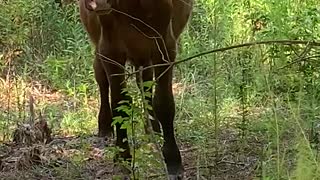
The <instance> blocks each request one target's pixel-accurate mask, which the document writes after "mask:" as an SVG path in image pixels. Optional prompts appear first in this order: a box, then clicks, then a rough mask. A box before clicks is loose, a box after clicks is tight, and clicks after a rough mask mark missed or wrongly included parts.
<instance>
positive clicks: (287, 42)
mask: <svg viewBox="0 0 320 180" xmlns="http://www.w3.org/2000/svg"><path fill="white" fill-rule="evenodd" d="M262 44H282V45H310V46H311V47H313V46H320V42H317V41H302V40H267V41H255V42H248V43H244V44H238V45H233V46H228V47H223V48H217V49H213V50H208V51H204V52H201V53H198V54H195V55H193V56H190V57H187V58H185V59H182V60H179V61H175V62H169V63H163V64H155V65H151V66H147V67H144V68H143V69H142V70H148V69H152V68H155V67H163V66H168V65H169V66H174V65H177V64H180V63H184V62H187V61H191V60H193V59H195V58H197V57H201V56H205V55H208V54H212V53H216V52H224V51H229V50H232V49H237V48H242V47H248V46H255V45H262ZM138 72H139V70H137V71H134V72H131V73H129V74H113V75H112V76H122V75H132V74H135V73H138Z"/></svg>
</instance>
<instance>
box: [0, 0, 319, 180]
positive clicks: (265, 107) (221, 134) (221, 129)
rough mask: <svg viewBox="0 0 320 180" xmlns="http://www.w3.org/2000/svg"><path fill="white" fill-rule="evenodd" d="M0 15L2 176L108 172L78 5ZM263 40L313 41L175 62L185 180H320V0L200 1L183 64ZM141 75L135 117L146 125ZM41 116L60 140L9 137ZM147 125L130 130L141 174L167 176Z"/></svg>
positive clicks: (183, 47) (25, 1)
mask: <svg viewBox="0 0 320 180" xmlns="http://www.w3.org/2000/svg"><path fill="white" fill-rule="evenodd" d="M0 14H1V17H0V50H1V51H0V142H2V143H1V144H0V179H21V178H24V179H97V178H100V179H111V178H112V174H113V173H114V172H113V171H112V169H113V163H112V157H113V155H114V153H115V152H116V151H117V149H116V148H115V147H114V146H113V143H112V142H107V144H106V142H103V141H101V140H100V139H99V138H97V137H96V136H95V134H96V132H97V113H98V106H99V98H98V95H99V92H98V89H97V84H96V82H95V80H94V76H93V68H92V62H93V61H92V60H93V48H92V47H91V45H90V42H89V40H88V37H87V35H86V34H85V32H84V29H83V27H82V26H81V23H80V20H79V15H78V8H77V5H76V3H71V4H68V5H67V4H64V5H63V6H62V7H59V6H58V5H57V4H56V3H55V2H54V1H53V0H52V1H40V0H11V1H10V2H9V1H4V0H0ZM266 40H292V41H304V42H310V44H308V43H306V44H290V43H289V44H286V45H283V44H275V43H267V44H260V45H253V46H247V47H242V48H235V49H232V50H228V51H221V52H216V53H211V54H207V55H205V56H199V57H196V58H195V59H193V60H191V61H187V62H184V63H180V64H178V65H177V66H175V69H174V84H173V91H174V95H175V101H176V118H175V128H176V134H177V141H178V143H179V146H180V150H181V153H182V158H183V163H184V166H185V171H186V179H197V180H198V179H199V180H200V179H266V180H267V179H307V180H309V179H320V175H319V174H320V167H319V163H320V160H319V155H318V154H319V150H320V113H319V112H320V111H319V108H320V78H319V76H320V64H319V62H320V61H319V60H320V47H318V46H313V45H312V42H320V4H319V2H318V1H317V0H308V1H301V0H282V1H270V0H229V1H225V0H196V3H195V7H194V10H193V15H192V18H191V19H190V23H189V25H188V27H187V28H186V30H185V32H184V33H183V35H182V37H181V40H180V42H179V55H178V57H177V60H182V59H185V58H187V57H190V56H193V55H195V54H198V53H201V52H204V51H208V50H212V49H218V48H223V47H229V46H232V45H237V44H243V43H248V42H255V41H266ZM133 82H135V80H134V79H133V78H130V79H129V80H128V83H129V87H128V89H127V92H128V93H129V95H130V96H132V97H133V99H134V101H133V104H132V106H131V107H130V110H132V112H133V114H134V116H133V117H131V118H132V120H136V121H139V122H141V121H142V119H143V117H144V116H143V109H142V102H141V98H140V93H139V90H138V89H137V87H136V85H135V83H133ZM33 121H41V122H42V121H45V122H47V123H48V125H49V127H50V129H51V130H50V131H51V136H52V141H51V142H50V143H49V144H43V143H40V142H38V143H31V144H23V145H17V144H14V143H12V141H13V139H14V137H17V135H16V134H17V127H20V128H25V129H28V128H30V127H29V126H26V125H25V124H28V123H32V122H33ZM40 126H41V127H43V126H42V124H40ZM141 126H142V125H141V123H140V125H137V127H136V130H135V133H132V131H130V132H131V133H130V138H129V141H130V143H133V142H135V144H134V147H135V148H134V151H135V154H136V156H135V160H134V163H135V168H134V171H135V174H134V175H135V176H136V178H137V179H164V177H165V173H164V171H163V167H162V165H163V163H162V159H161V158H159V156H158V154H159V152H157V150H156V148H155V147H154V145H153V144H151V143H149V142H148V141H147V139H148V137H147V135H145V134H144V133H143V128H142V127H141ZM128 128H130V127H128ZM36 131H37V130H35V131H34V132H33V133H34V135H35V136H36V134H37V133H36ZM18 134H19V133H18ZM14 135H16V136H14ZM133 140H135V141H133ZM23 141H26V140H25V139H23ZM159 141H161V137H160V138H159ZM105 146H107V147H105Z"/></svg>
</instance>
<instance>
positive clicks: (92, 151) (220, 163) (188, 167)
mask: <svg viewBox="0 0 320 180" xmlns="http://www.w3.org/2000/svg"><path fill="white" fill-rule="evenodd" d="M239 137H240V136H239V134H237V133H236V132H235V131H232V130H225V131H223V133H221V135H220V138H219V142H218V143H214V142H208V143H207V144H204V145H203V147H198V146H197V147H196V146H194V145H192V144H191V143H189V142H181V143H180V149H181V153H182V157H183V162H184V167H185V179H188V180H193V179H231V180H233V179H253V178H254V177H257V176H256V174H255V173H256V169H257V167H258V163H259V158H258V157H259V152H261V150H260V147H261V143H260V142H258V141H256V139H255V138H252V139H247V141H246V143H244V142H242V141H241V140H240V138H239ZM110 144H111V142H106V141H104V140H103V139H100V138H97V137H94V136H88V137H55V138H52V141H51V142H50V143H48V144H39V143H35V144H31V145H21V144H17V143H9V144H3V145H1V146H0V179H22V178H23V179H112V176H113V168H114V164H113V161H112V159H111V158H110V157H109V158H106V157H105V151H104V149H105V147H106V146H109V145H110ZM149 179H165V177H164V176H163V175H162V174H159V175H158V176H157V175H155V176H153V177H150V178H149Z"/></svg>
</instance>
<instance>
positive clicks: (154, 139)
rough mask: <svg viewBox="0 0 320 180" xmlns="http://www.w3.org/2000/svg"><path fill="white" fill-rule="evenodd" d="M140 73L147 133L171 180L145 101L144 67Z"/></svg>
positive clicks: (140, 68) (140, 69)
mask: <svg viewBox="0 0 320 180" xmlns="http://www.w3.org/2000/svg"><path fill="white" fill-rule="evenodd" d="M139 71H140V76H139V84H140V91H141V98H142V107H143V111H144V112H143V113H144V118H145V121H146V123H144V124H145V125H147V127H146V128H145V129H146V130H147V133H148V134H150V136H151V141H154V142H153V143H154V144H155V146H156V149H157V151H158V152H159V154H160V157H161V160H162V163H163V168H164V172H165V175H166V177H167V179H169V174H168V170H167V166H166V163H165V161H164V156H163V154H162V152H161V148H160V145H159V144H158V142H157V141H156V138H155V134H154V132H153V129H152V125H151V121H150V119H149V114H148V109H147V102H146V100H145V95H144V85H143V79H142V75H143V73H142V72H143V67H142V66H140V67H139ZM149 139H150V138H149Z"/></svg>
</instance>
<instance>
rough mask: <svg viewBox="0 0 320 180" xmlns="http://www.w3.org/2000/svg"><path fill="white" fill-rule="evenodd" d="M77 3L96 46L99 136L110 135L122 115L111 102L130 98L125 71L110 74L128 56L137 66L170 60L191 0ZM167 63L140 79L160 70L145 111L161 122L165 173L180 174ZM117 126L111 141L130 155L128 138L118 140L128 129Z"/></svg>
mask: <svg viewBox="0 0 320 180" xmlns="http://www.w3.org/2000/svg"><path fill="white" fill-rule="evenodd" d="M79 4H80V16H81V20H82V23H83V24H84V27H85V29H86V31H87V32H88V34H89V37H90V39H91V41H92V43H93V44H94V46H95V51H96V58H95V61H94V71H95V78H96V81H97V83H98V85H99V90H100V98H101V105H100V112H99V116H98V126H99V136H102V137H110V136H112V135H113V128H112V126H111V123H112V117H116V116H121V117H125V116H127V115H126V114H125V113H123V112H119V111H117V110H115V108H116V107H117V106H118V103H119V102H120V101H121V100H130V98H129V97H127V96H126V95H125V94H123V93H122V89H123V88H124V87H125V83H124V78H125V77H124V75H122V76H112V74H123V73H124V72H125V71H124V69H123V68H121V66H124V65H125V63H126V61H127V60H128V59H129V60H130V61H131V62H132V63H133V64H134V65H135V67H136V68H137V67H140V66H142V67H146V66H150V65H155V64H163V63H166V62H173V61H174V60H175V58H176V48H177V40H178V38H179V36H180V34H181V33H182V31H183V29H184V27H185V26H186V24H187V22H188V19H189V17H190V14H191V11H192V6H193V0H80V1H79ZM168 67H169V66H162V67H157V68H154V69H148V70H144V71H143V74H142V76H143V77H142V79H143V81H151V80H153V76H155V77H159V76H160V75H162V76H161V78H159V79H158V80H157V85H156V88H155V94H154V97H153V99H152V105H153V110H154V112H149V113H150V115H151V116H153V117H155V119H156V120H152V126H153V129H154V130H155V131H157V132H160V125H159V121H160V123H161V127H162V131H163V135H164V145H163V155H164V158H165V162H166V164H167V169H168V173H169V175H170V178H171V179H180V178H182V174H183V166H182V162H181V156H180V152H179V149H178V147H177V144H176V140H175V135H174V127H173V120H174V116H175V103H174V98H173V94H172V68H170V69H169V70H167V71H166V69H167V68H168ZM164 72H165V73H164ZM137 79H138V78H137ZM109 88H110V89H109ZM109 90H110V91H111V103H110V102H109ZM151 92H152V91H151ZM149 100H150V101H151V99H149ZM120 127H121V124H119V123H118V124H116V137H117V140H116V145H117V146H119V147H120V148H123V149H125V151H124V152H123V153H121V154H120V155H121V156H122V157H123V158H125V159H130V158H131V155H130V149H129V145H128V142H127V141H125V142H123V139H125V138H127V131H126V130H125V129H121V128H120Z"/></svg>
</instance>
